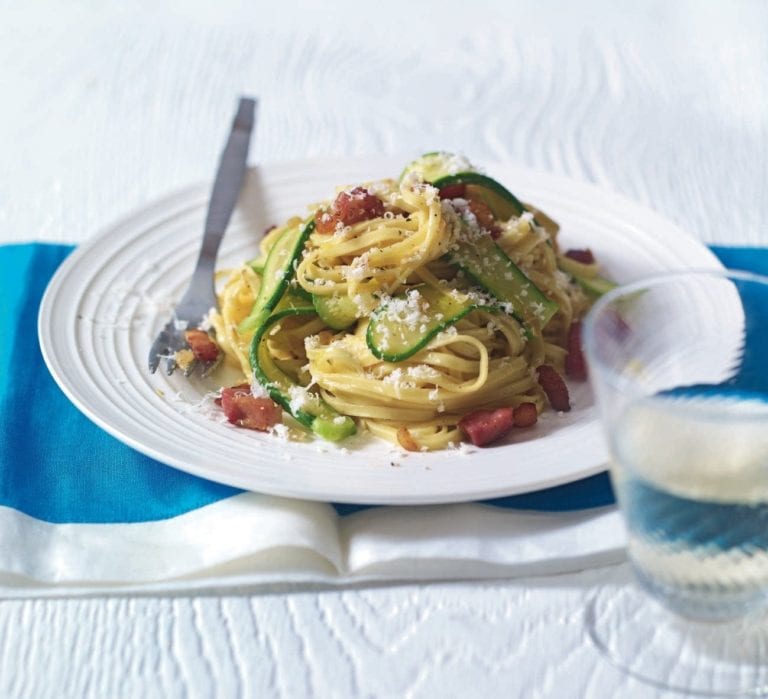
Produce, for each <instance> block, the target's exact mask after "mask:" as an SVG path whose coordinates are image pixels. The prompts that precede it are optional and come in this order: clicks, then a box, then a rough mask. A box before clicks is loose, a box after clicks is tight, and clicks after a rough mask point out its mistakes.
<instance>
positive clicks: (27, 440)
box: [0, 243, 768, 523]
mask: <svg viewBox="0 0 768 699" xmlns="http://www.w3.org/2000/svg"><path fill="white" fill-rule="evenodd" d="M72 249H73V248H72V247H71V246H66V245H50V244H41V243H30V244H20V245H6V246H0V331H1V332H2V334H0V337H2V339H3V341H4V347H5V348H6V349H5V351H4V352H2V353H0V424H2V433H0V505H5V506H8V507H12V508H14V509H17V510H19V511H21V512H24V513H25V514H28V515H30V516H32V517H35V518H37V519H41V520H44V521H47V522H53V523H118V522H123V523H127V522H147V521H155V520H162V519H167V518H170V517H175V516H177V515H180V514H183V513H185V512H189V511H191V510H194V509H196V508H200V507H203V506H205V505H208V504H211V503H213V502H216V501H218V500H221V499H223V498H227V497H231V496H233V495H236V494H238V493H240V492H242V491H240V490H238V489H235V488H231V487H229V486H225V485H221V484H218V483H213V482H211V481H207V480H203V479H201V478H197V477H195V476H192V475H189V474H186V473H184V472H182V471H178V470H176V469H173V468H169V467H168V466H165V465H164V464H161V463H158V462H157V461H154V460H153V459H150V458H149V457H146V456H144V455H143V454H140V453H139V452H137V451H134V450H133V449H131V448H129V447H127V446H125V445H124V444H122V443H121V442H119V441H117V440H116V439H114V438H113V437H111V436H110V435H108V434H107V433H106V432H104V431H103V430H101V429H100V428H98V427H97V426H96V425H94V424H93V423H92V422H90V420H88V419H87V418H86V417H85V416H84V415H82V414H81V413H80V412H79V411H78V410H77V409H76V408H75V407H74V406H73V405H72V404H71V403H70V402H69V400H68V399H67V398H66V397H65V396H64V394H63V393H62V392H61V391H60V389H59V388H58V386H57V385H56V383H55V382H54V381H53V379H52V378H51V376H50V374H49V373H48V370H47V368H46V367H45V364H44V362H43V359H42V356H41V354H40V350H39V345H38V339H37V328H36V323H37V311H38V307H39V304H40V299H41V298H42V295H43V292H44V290H45V287H46V285H47V283H48V280H49V279H50V277H51V275H52V274H53V273H54V272H55V270H56V268H57V267H58V266H59V264H60V263H61V262H62V260H64V259H65V258H66V256H67V255H68V254H69V253H70V252H71V251H72ZM713 250H714V252H715V254H717V255H718V256H719V257H720V259H721V260H722V261H723V264H725V265H726V266H728V267H731V268H741V269H750V270H753V271H760V272H762V273H764V274H768V250H763V249H754V248H713ZM486 502H487V504H490V505H494V506H497V507H505V508H514V509H529V510H543V511H566V510H578V509H584V508H591V507H599V506H603V505H608V504H611V503H613V502H614V496H613V491H612V489H611V485H610V481H609V479H608V476H607V474H606V473H601V474H598V475H596V476H592V477H590V478H585V479H583V480H580V481H577V482H575V483H570V484H567V485H563V486H558V487H555V488H549V489H546V490H542V491H538V492H535V493H528V494H524V495H517V496H511V497H506V498H497V499H494V500H488V501H486ZM335 507H336V510H337V512H338V513H339V514H340V515H347V514H350V513H353V512H356V511H358V510H360V509H363V508H364V507H365V506H359V505H335Z"/></svg>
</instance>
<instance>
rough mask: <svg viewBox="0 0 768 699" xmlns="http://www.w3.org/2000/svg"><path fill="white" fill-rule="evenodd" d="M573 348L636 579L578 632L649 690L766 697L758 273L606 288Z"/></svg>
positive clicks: (766, 381) (764, 322)
mask: <svg viewBox="0 0 768 699" xmlns="http://www.w3.org/2000/svg"><path fill="white" fill-rule="evenodd" d="M584 342H585V349H586V353H587V358H588V363H589V370H590V380H591V382H592V385H593V387H594V389H595V394H596V398H597V403H598V407H599V410H600V414H601V418H602V422H603V426H604V429H605V433H606V436H607V439H608V443H609V448H610V453H611V478H612V482H613V485H614V489H615V491H616V495H617V498H618V502H619V507H620V509H621V512H622V514H623V517H624V520H625V523H626V527H627V535H628V555H629V560H630V562H631V565H632V568H633V570H634V572H635V576H636V579H637V581H638V583H639V588H637V587H632V588H627V589H623V590H612V591H609V590H608V588H603V590H601V591H600V592H599V593H598V594H597V595H596V596H595V598H594V599H593V601H592V603H591V605H590V607H589V609H588V613H587V624H588V630H589V633H590V635H591V637H592V639H593V640H594V641H595V643H596V645H597V646H598V648H600V649H601V650H602V651H603V652H604V653H605V654H606V655H607V656H608V657H609V658H610V659H611V660H612V661H613V662H614V663H615V664H617V665H618V666H619V667H621V668H622V669H624V670H625V671H626V672H628V673H630V674H632V675H634V676H637V677H639V678H641V679H644V680H646V681H649V682H651V683H654V684H656V685H657V686H660V687H664V688H667V689H676V690H680V691H683V692H686V693H689V694H691V693H699V694H705V695H712V696H719V695H726V696H727V695H732V696H739V695H751V696H758V695H764V694H768V620H767V618H766V614H765V609H766V603H767V602H768V278H764V277H759V276H755V275H749V274H744V273H738V272H729V271H723V272H717V271H714V272H712V271H703V272H695V271H684V272H675V273H668V274H664V275H660V276H658V277H654V278H651V279H647V280H644V281H640V282H636V283H633V284H631V285H628V286H625V287H621V288H618V289H615V290H613V291H612V292H610V293H609V294H607V295H606V296H604V297H602V298H601V299H600V300H599V301H598V302H597V303H596V304H595V306H594V307H593V309H592V311H591V312H590V314H589V316H588V317H587V320H586V322H585V327H584ZM670 612H671V613H670Z"/></svg>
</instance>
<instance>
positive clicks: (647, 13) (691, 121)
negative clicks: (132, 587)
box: [0, 0, 768, 699]
mask: <svg viewBox="0 0 768 699" xmlns="http://www.w3.org/2000/svg"><path fill="white" fill-rule="evenodd" d="M389 5H390V3H388V6H389ZM337 7H338V8H339V9H336V10H329V9H327V8H325V7H322V6H320V5H319V4H318V6H317V7H315V6H314V5H313V4H309V3H307V4H304V5H301V4H298V5H297V4H291V3H274V4H273V3H264V2H257V3H250V4H248V3H236V2H218V3H202V2H200V3H176V4H174V3H170V4H168V5H165V6H163V7H157V4H156V3H151V4H150V3H140V2H136V3H130V4H124V3H117V2H103V3H98V4H94V3H85V2H81V3H71V4H67V5H64V6H63V5H61V4H60V3H55V2H53V1H52V0H39V1H38V2H36V3H14V4H13V5H12V4H11V3H10V2H4V3H3V2H0V94H2V95H3V101H4V106H3V109H0V138H2V154H3V155H2V158H0V238H1V239H2V240H3V241H8V240H27V239H31V238H37V239H43V240H51V241H77V240H82V239H84V238H86V237H88V236H90V235H92V234H93V233H94V232H95V231H96V230H98V229H99V227H101V226H103V225H105V224H107V223H108V222H110V221H112V220H113V219H114V218H116V217H118V216H120V215H123V214H125V213H127V212H129V211H131V210H133V209H134V208H136V207H137V206H141V205H143V204H145V203H146V202H148V201H149V200H151V199H152V198H154V197H157V196H160V195H162V194H165V193H167V192H168V191H169V190H173V189H175V188H177V187H181V186H185V185H187V184H189V183H191V182H195V181H200V180H205V179H208V178H209V177H210V175H211V173H212V171H213V167H214V164H215V159H216V156H217V151H218V148H219V146H220V142H221V140H222V138H223V134H224V131H225V129H226V123H227V121H228V118H229V115H230V112H231V110H232V108H233V105H234V103H235V99H236V96H237V95H238V94H240V93H241V92H249V93H253V94H258V95H259V96H260V98H261V113H260V116H259V124H258V132H257V135H256V139H255V144H254V146H253V149H252V156H251V159H252V161H253V162H264V161H275V160H285V159H291V158H298V157H308V156H315V155H317V156H320V155H358V154H373V153H382V152H384V153H395V152H398V153H399V152H406V153H412V154H413V153H419V152H422V151H425V150H430V149H433V148H435V147H443V148H449V149H455V150H460V151H463V152H465V153H466V154H468V155H470V156H471V157H472V158H473V159H475V160H477V161H478V162H483V161H490V160H497V159H501V160H510V161H514V162H517V163H519V164H521V165H527V166H532V167H537V168H541V169H546V170H550V171H553V172H556V173H559V174H564V175H569V176H573V177H577V178H582V179H586V180H590V181H593V182H595V183H597V184H599V185H601V186H604V187H607V188H610V189H614V190H617V191H619V192H621V193H623V194H626V195H628V196H630V197H633V198H635V199H637V200H639V201H640V202H642V203H645V204H647V205H650V206H651V207H653V208H654V209H656V210H657V211H659V212H660V213H662V214H664V215H666V216H667V217H669V218H670V219H672V220H674V221H675V222H676V223H678V224H680V225H681V226H682V227H683V228H685V229H687V230H689V231H691V232H692V233H694V234H695V235H697V236H699V237H700V238H701V239H702V240H705V241H708V242H731V243H743V244H766V243H768V233H766V227H765V222H766V221H767V220H768V197H766V194H765V192H766V189H765V181H766V174H768V88H767V87H766V82H765V79H764V76H765V74H766V69H767V68H768V41H766V39H767V38H768V37H767V36H766V27H768V6H766V5H765V4H764V3H760V2H749V1H745V2H732V3H729V4H728V5H727V7H726V6H725V5H724V4H718V3H712V2H707V3H701V2H692V1H680V2H676V3H662V2H657V1H655V0H654V1H653V2H646V3H642V4H640V5H639V7H637V8H635V9H632V10H630V9H629V7H628V6H626V5H625V6H624V7H622V9H621V10H617V9H614V6H613V4H611V3H608V2H605V1H604V0H590V1H589V2H587V3H578V4H576V3H574V4H566V3H562V4H559V3H548V4H546V5H543V6H541V7H539V3H535V2H528V1H526V2H519V3H514V4H509V6H508V4H507V3H502V2H498V3H493V2H482V3H479V4H478V3H473V4H472V6H471V7H469V6H464V5H459V4H458V3H453V4H452V3H441V4H440V6H439V7H438V8H435V7H434V6H430V5H428V4H419V5H418V6H414V4H412V3H406V2H401V1H400V0H397V1H395V2H394V3H391V9H389V10H388V11H387V13H384V12H382V11H380V10H377V9H376V6H375V5H370V6H366V5H361V4H360V3H352V2H348V1H346V0H345V2H343V3H340V4H338V5H337ZM479 18H480V19H479ZM626 575H627V573H626V571H625V570H624V569H623V568H619V569H614V570H612V571H591V572H585V573H581V574H578V575H568V576H562V577H557V578H549V579H542V580H527V581H523V582H515V583H507V584H505V583H493V584H471V585H470V584H457V585H446V584H435V585H423V586H421V585H420V586H415V585H410V586H401V587H378V588H371V589H353V590H345V591H341V592H316V591H315V592H312V591H305V592H292V593H286V594H271V595H259V596H254V595H245V594H244V595H242V596H226V597H196V598H134V599H91V600H39V601H24V602H21V601H19V602H14V601H8V602H2V603H0V696H3V697H30V698H31V697H34V698H36V699H37V698H45V697H56V698H57V699H58V698H60V697H87V696H93V697H137V698H138V697H142V698H144V697H272V696H275V697H310V696H312V697H314V696H317V697H357V696H360V697H428V696H441V697H455V696H505V697H555V698H558V699H559V698H561V697H566V698H568V697H606V696H631V697H641V698H642V697H652V696H659V695H658V694H657V693H656V692H654V691H652V690H650V689H648V688H646V687H642V686H640V685H638V684H637V683H634V682H632V681H631V680H628V679H627V678H625V677H622V676H621V675H620V674H619V673H618V672H617V671H615V670H614V669H613V668H612V667H611V666H609V665H608V664H607V663H605V662H603V661H601V660H600V659H599V658H598V657H597V654H596V652H595V651H594V650H593V649H592V647H591V646H590V645H589V644H588V643H587V642H586V640H585V637H584V633H583V626H582V610H583V606H584V604H585V600H586V599H587V597H588V596H589V594H591V592H592V591H593V590H594V589H595V587H596V585H598V584H599V583H604V582H606V581H608V582H610V581H611V579H615V580H617V581H619V582H624V581H625V580H626Z"/></svg>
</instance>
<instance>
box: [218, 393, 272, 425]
mask: <svg viewBox="0 0 768 699" xmlns="http://www.w3.org/2000/svg"><path fill="white" fill-rule="evenodd" d="M221 408H222V410H223V411H224V414H225V415H226V416H227V420H229V421H230V422H231V423H232V424H233V425H237V426H238V427H246V428H248V429H249V430H260V431H261V432H266V431H267V430H268V429H270V428H271V427H274V426H275V425H276V424H277V423H278V422H282V419H283V411H282V409H281V408H280V406H279V405H277V403H275V402H274V401H273V400H271V399H269V398H256V396H254V395H253V394H251V387H250V386H249V385H248V384H241V385H239V386H232V387H231V388H223V389H222V390H221Z"/></svg>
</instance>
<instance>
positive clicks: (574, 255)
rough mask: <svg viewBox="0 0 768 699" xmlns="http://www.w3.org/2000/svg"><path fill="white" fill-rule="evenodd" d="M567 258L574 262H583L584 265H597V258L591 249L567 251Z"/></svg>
mask: <svg viewBox="0 0 768 699" xmlns="http://www.w3.org/2000/svg"><path fill="white" fill-rule="evenodd" d="M565 256H566V257H570V258H571V259H572V260H576V262H581V264H583V265H592V264H594V263H595V256H594V255H593V254H592V251H591V250H590V249H589V248H584V249H583V250H567V251H566V253H565Z"/></svg>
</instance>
